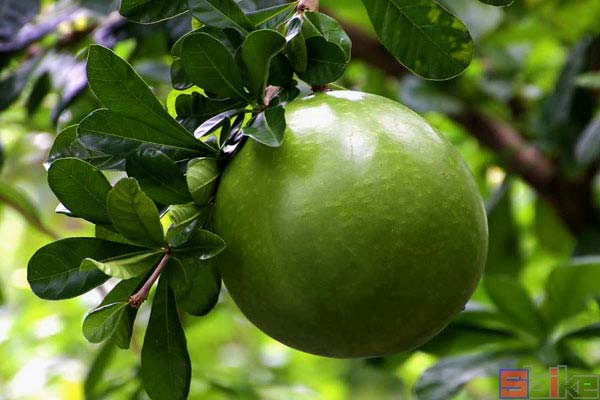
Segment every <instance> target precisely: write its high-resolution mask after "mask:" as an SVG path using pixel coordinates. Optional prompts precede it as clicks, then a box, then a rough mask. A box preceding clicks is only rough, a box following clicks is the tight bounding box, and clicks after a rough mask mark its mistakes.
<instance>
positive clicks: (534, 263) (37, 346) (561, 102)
mask: <svg viewBox="0 0 600 400" xmlns="http://www.w3.org/2000/svg"><path fill="white" fill-rule="evenodd" d="M82 3H83V5H85V6H86V7H88V8H87V10H91V11H87V12H84V13H82V14H81V15H78V16H77V17H74V18H71V19H68V20H65V21H62V22H60V23H59V24H57V26H56V28H55V29H53V30H52V31H51V32H48V33H47V34H46V35H45V36H44V38H43V40H42V41H41V42H39V43H38V46H40V48H42V49H43V50H42V51H41V52H40V51H38V53H37V54H34V57H33V58H29V60H33V61H32V62H35V63H36V67H35V71H36V72H34V73H30V72H28V71H25V70H23V68H25V69H26V68H29V67H30V66H29V64H27V63H28V61H24V58H26V57H28V56H27V55H26V54H25V53H19V54H18V55H17V56H16V57H14V54H11V57H9V56H8V53H2V54H0V57H1V58H0V65H3V66H4V69H2V70H0V87H5V86H2V83H1V82H7V81H5V80H6V79H8V78H9V77H10V76H12V74H13V72H15V71H17V72H19V71H20V72H19V74H17V78H19V79H20V80H18V81H17V82H16V83H17V84H18V85H17V86H16V88H17V89H18V90H16V91H15V93H14V96H15V97H16V98H17V100H16V102H14V103H13V104H12V105H10V106H9V107H8V108H6V109H2V110H1V112H0V142H1V146H2V147H1V149H2V150H1V152H0V166H1V168H2V169H1V170H0V191H1V192H0V200H2V201H0V359H1V360H2V362H1V365H2V367H0V399H2V400H4V399H7V400H8V399H11V400H13V399H39V398H44V399H81V398H84V394H85V396H86V398H90V399H94V398H108V399H130V398H134V399H137V398H141V399H143V398H147V397H146V395H145V394H144V393H143V390H142V389H141V386H140V381H139V377H138V365H139V362H138V360H139V354H138V353H139V351H140V347H141V346H140V341H141V340H142V338H143V329H142V327H145V326H146V323H147V319H148V311H149V308H147V307H146V308H142V309H141V310H140V315H139V316H138V321H137V322H136V328H135V333H134V342H133V345H132V348H131V349H130V350H128V351H117V350H114V349H113V348H112V347H111V346H106V345H105V346H94V345H91V344H89V343H87V342H86V341H85V338H84V336H83V335H82V333H81V322H82V320H83V317H84V315H85V312H86V311H87V310H88V309H90V308H91V307H94V306H96V305H97V304H98V303H99V301H100V300H101V295H100V293H99V292H95V291H93V292H90V293H88V294H87V295H85V296H83V297H82V298H79V299H73V300H68V301H62V302H60V303H52V302H47V301H43V300H41V299H39V298H37V297H35V296H34V294H33V293H32V292H31V290H30V288H29V286H28V284H27V281H26V265H27V261H28V259H29V258H30V257H31V255H32V254H33V252H34V251H35V250H36V249H38V248H39V247H41V246H42V245H44V244H46V243H48V242H50V241H51V239H52V236H53V235H55V234H56V235H59V236H61V237H69V236H77V235H92V234H93V232H92V231H91V225H89V224H85V223H83V222H80V221H79V220H73V219H69V218H66V217H64V216H62V215H60V214H55V213H54V210H55V208H56V205H57V201H56V199H55V198H54V197H53V195H52V194H51V192H50V190H49V188H48V187H47V184H46V179H45V175H46V172H45V169H44V164H43V162H44V160H45V158H46V155H47V152H48V150H49V146H50V144H51V143H52V140H53V137H54V134H55V132H56V131H57V126H58V127H65V126H68V125H70V124H72V123H74V122H77V121H79V120H80V119H81V118H82V117H83V116H84V115H86V114H87V113H88V112H89V111H90V110H92V109H94V108H97V106H98V103H97V100H96V99H95V98H94V97H93V95H92V94H91V93H89V91H88V90H87V89H85V88H83V89H82V92H81V93H80V94H79V95H78V96H77V97H75V98H72V99H70V98H69V99H66V100H65V96H66V89H67V88H68V87H69V84H70V82H71V84H72V82H73V80H74V79H75V75H69V73H73V71H75V70H76V68H77V65H78V63H79V62H81V57H80V55H81V51H82V50H83V49H84V48H85V46H86V45H87V44H89V43H90V42H91V41H92V37H90V36H88V35H87V34H88V33H89V32H90V29H91V31H92V32H94V29H95V34H96V36H94V37H95V38H96V39H97V38H98V37H100V36H101V35H100V34H101V33H102V32H100V33H98V31H99V30H100V29H101V28H102V27H104V28H106V25H102V24H107V21H106V19H105V18H106V17H105V15H107V13H108V11H110V10H111V9H113V10H114V9H115V4H114V3H112V2H100V1H92V0H88V1H83V0H82ZM247 3H250V2H247ZM263 3H266V2H263ZM443 3H444V4H445V5H446V6H447V7H448V8H449V9H451V10H452V11H453V12H455V13H456V14H457V15H458V16H459V17H461V19H462V20H463V21H464V22H465V24H466V25H467V27H468V28H469V30H470V32H471V33H472V36H473V37H474V40H475V45H476V51H475V59H474V61H473V63H472V64H471V65H470V67H469V68H468V69H467V71H466V72H465V73H464V74H463V75H461V76H459V77H458V78H456V79H454V80H452V81H448V82H428V81H423V80H421V79H419V78H417V77H415V76H412V75H404V76H398V77H391V76H389V75H386V74H385V73H384V72H382V71H380V70H378V69H376V68H373V67H371V66H370V65H369V64H368V63H366V62H365V60H355V61H353V62H352V64H351V65H350V67H349V69H348V70H347V72H346V74H345V75H344V77H343V78H342V79H341V80H340V82H339V83H340V85H342V86H345V87H349V88H352V89H358V90H363V91H367V92H372V93H377V94H381V95H384V96H387V97H390V98H394V99H397V100H399V101H402V102H403V103H405V104H407V105H408V106H409V107H412V108H414V109H415V110H416V111H418V112H420V113H422V114H423V115H425V116H426V118H427V119H428V120H429V121H430V122H431V123H432V124H433V125H434V126H435V127H436V128H437V129H439V130H440V131H441V132H442V133H443V134H444V135H445V136H446V137H447V138H448V139H449V140H450V141H451V142H452V143H453V144H454V145H455V146H456V147H457V148H458V149H459V151H460V152H461V153H462V155H463V157H464V158H465V160H466V162H467V163H468V165H469V166H470V168H471V170H472V171H473V174H474V176H475V177H476V179H477V182H478V184H479V187H480V190H481V192H482V194H483V195H484V197H485V199H486V202H487V207H488V215H489V221H490V240H491V247H490V259H489V261H488V267H487V273H486V278H485V280H484V283H483V284H482V285H480V287H479V289H478V291H477V293H476V294H475V296H474V298H473V300H472V301H471V302H470V303H469V305H468V307H467V310H466V311H465V312H464V313H463V314H461V316H459V317H458V318H457V319H456V321H454V322H453V323H452V324H451V325H450V326H449V327H448V328H447V329H446V330H445V331H444V332H443V333H441V334H440V336H438V337H437V338H436V339H434V340H433V341H432V342H430V343H428V344H426V345H425V346H423V347H422V348H421V349H417V350H415V351H414V352H412V353H410V354H399V355H396V356H393V357H389V358H385V359H370V360H334V359H325V358H319V357H315V356H311V355H307V354H303V353H300V352H297V351H294V350H292V349H289V348H287V347H285V346H283V345H281V344H279V343H277V342H275V341H274V340H272V339H270V338H268V337H266V336H265V335H264V334H262V333H261V332H260V331H258V330H257V329H256V328H255V327H254V326H252V325H251V324H250V323H249V322H248V321H247V320H246V319H245V318H244V317H243V316H242V315H241V314H240V312H239V311H238V310H237V308H236V307H235V305H234V304H233V303H232V301H231V299H230V298H229V297H228V296H227V295H226V294H222V296H221V299H220V301H219V304H218V305H217V307H216V309H215V310H214V311H213V312H212V313H211V314H209V315H208V316H206V317H200V318H196V317H186V319H185V321H184V324H185V326H186V334H187V337H188V343H189V348H190V355H191V360H192V368H193V371H194V373H193V377H192V386H191V392H190V398H192V399H197V398H198V399H209V400H211V399H215V400H217V399H219V400H220V399H301V400H304V399H326V400H338V399H339V400H342V399H352V400H363V399H364V400H371V399H374V400H379V399H412V398H416V396H417V395H416V394H415V388H416V389H418V392H417V393H419V395H420V396H421V397H422V398H431V399H447V398H448V399H449V398H455V399H460V400H471V399H487V398H495V396H497V393H498V382H497V369H498V368H499V367H510V366H512V365H521V366H524V365H529V366H531V368H532V371H536V372H537V373H543V372H544V371H545V368H546V367H547V366H551V365H556V364H558V363H565V364H568V365H569V366H570V367H572V369H573V370H577V371H585V372H587V373H600V368H599V366H600V340H599V336H598V335H599V333H600V331H599V330H598V327H597V325H596V324H598V322H600V309H599V306H598V303H597V302H595V301H590V300H593V299H594V297H595V296H598V295H600V283H599V282H600V272H598V265H600V264H599V263H598V260H597V259H596V258H593V257H592V258H590V255H594V254H597V253H598V247H597V240H595V237H596V235H593V234H592V235H591V239H590V235H588V236H585V237H575V236H574V235H573V234H571V233H570V232H569V230H568V229H567V227H566V226H565V224H564V222H563V221H562V220H561V219H560V217H559V216H558V215H557V214H556V212H555V211H554V210H553V208H552V207H550V205H549V204H547V203H546V202H545V200H543V199H541V198H540V196H539V195H537V194H536V192H535V191H534V190H533V189H532V188H530V187H529V186H528V185H527V184H526V183H525V182H524V181H523V180H521V179H520V178H519V176H517V175H515V174H513V173H511V172H510V171H509V170H507V169H506V168H505V163H504V161H505V160H504V155H502V154H495V153H493V152H492V151H490V150H487V149H485V148H483V147H482V146H481V145H480V144H479V143H478V142H477V140H476V139H475V138H474V137H473V136H472V135H470V134H469V132H468V131H467V130H465V129H464V128H463V127H462V126H461V125H460V124H458V123H457V122H455V120H454V119H453V118H452V116H453V115H455V114H458V113H460V112H462V111H464V110H475V109H476V110H481V111H484V112H486V113H488V114H490V115H493V116H495V117H497V118H501V119H504V120H506V121H509V122H510V124H511V125H512V126H514V127H515V128H516V129H517V130H519V131H520V132H521V133H522V135H523V136H524V137H526V138H527V139H528V140H531V141H532V142H534V143H535V144H537V145H539V146H540V148H542V149H544V151H545V153H546V154H548V155H549V156H550V157H551V158H552V159H553V160H556V161H557V163H558V165H559V167H560V169H561V171H563V172H564V173H565V174H567V175H577V174H578V173H581V171H582V168H583V166H582V165H581V163H580V161H581V157H578V156H577V153H576V152H575V149H576V148H577V143H578V142H579V139H580V137H581V133H582V132H588V136H591V139H590V138H589V137H588V139H587V140H588V142H586V143H592V144H591V145H589V146H592V145H593V144H594V143H596V142H594V139H596V140H597V137H598V136H600V132H596V131H598V129H596V130H594V129H593V126H592V128H590V125H589V124H590V119H591V118H592V117H593V115H597V114H598V111H599V110H598V97H599V94H598V91H597V90H598V87H599V86H600V85H599V84H598V82H599V79H598V73H597V72H593V71H592V72H590V71H589V67H590V65H591V66H592V67H594V66H595V67H596V68H598V64H599V63H600V62H599V60H598V59H599V58H600V56H599V55H598V54H597V53H590V52H589V51H588V50H589V48H590V47H589V46H590V43H593V42H594V40H595V41H596V42H597V41H598V35H599V34H600V24H598V22H597V21H598V20H600V2H598V1H597V0H581V1H577V2H573V1H567V0H545V1H541V0H522V1H517V2H515V3H514V4H513V5H512V6H510V7H508V8H500V9H499V8H493V7H489V6H485V5H482V4H480V3H478V2H475V1H473V0H453V1H443ZM65 4H67V3H64V2H62V3H61V6H65ZM360 4H361V3H360V1H359V0H346V1H344V2H339V1H333V0H323V1H322V2H321V5H322V7H323V8H324V9H325V10H327V11H331V12H333V13H334V14H335V15H336V17H338V18H340V19H341V20H344V21H347V22H351V23H353V24H357V25H359V26H361V27H362V28H364V29H365V31H366V32H370V29H371V28H370V26H369V25H368V18H367V15H366V13H365V11H364V9H363V8H361V6H360ZM67 5H68V6H73V7H79V4H78V3H71V4H67ZM53 6H54V2H52V1H49V0H48V1H44V2H43V4H42V13H45V14H46V15H54V14H53V13H56V10H55V9H54V8H53ZM188 22H189V21H188ZM119 23H120V22H119ZM179 23H180V24H183V25H185V24H186V23H187V22H186V21H183V22H179ZM173 25H174V24H170V25H169V23H161V24H159V25H155V26H133V25H131V24H124V25H123V26H122V27H119V29H116V30H115V31H113V32H112V33H111V35H113V36H114V37H112V36H111V37H110V38H109V39H110V40H113V41H114V43H113V44H114V48H115V51H116V52H117V54H119V55H120V56H121V57H124V58H127V59H129V60H130V62H131V63H132V64H133V65H134V67H136V69H137V70H138V71H139V72H140V74H141V75H142V76H143V77H144V78H145V79H146V80H147V81H148V82H150V83H152V85H153V86H154V87H153V89H154V91H155V93H156V94H157V95H158V97H159V98H161V99H162V100H166V98H167V95H168V94H169V92H170V91H171V90H172V89H171V84H170V77H169V65H170V56H169V48H170V46H171V45H172V44H173V43H174V40H173V38H174V35H175V34H174V32H175V31H176V30H177V27H176V26H173ZM92 28H93V29H92ZM186 29H189V28H186ZM184 31H185V30H184ZM78 32H79V33H81V34H82V37H83V39H81V40H74V39H68V38H71V37H73V36H76V35H77V34H78ZM175 36H176V35H175ZM36 57H39V58H36ZM590 58H591V59H590ZM594 58H595V59H594ZM69 68H72V69H69ZM11 87H12V88H14V87H15V86H14V85H13V86H11ZM8 95H11V96H13V94H12V92H11V93H9V92H8V91H2V93H0V97H2V99H0V104H5V103H8V102H9V101H8V99H7V97H6V96H8ZM2 100H4V101H5V103H3V102H2ZM67 100H68V101H67ZM54 121H55V122H56V125H57V126H56V125H55V124H54ZM590 132H591V133H590ZM580 146H582V145H580ZM589 146H588V145H585V146H583V148H584V149H588V150H589ZM596 146H598V145H596ZM592 150H593V149H592ZM590 154H591V155H590ZM590 154H587V153H586V154H584V159H585V161H586V166H589V164H590V163H591V165H592V166H593V165H595V164H596V163H597V157H598V152H596V153H594V152H593V151H592V152H591V153H590ZM596 182H597V180H596ZM596 185H597V184H596ZM3 187H10V188H11V189H12V192H11V194H10V195H9V191H8V190H3V189H2V188H3ZM15 193H17V194H15ZM596 193H600V192H599V191H598V190H597V189H596ZM8 197H10V199H12V202H11V201H7V200H6V198H8ZM25 198H27V199H28V200H25ZM30 203H31V204H30ZM24 210H25V211H24ZM590 218H591V216H590ZM576 249H577V250H578V255H579V256H581V255H585V256H587V257H586V258H585V259H583V260H582V259H581V258H578V259H577V260H576V261H575V262H574V261H573V255H574V251H575V250H576ZM572 264H576V265H572ZM575 294H577V295H575ZM402 311H403V310H399V312H402ZM440 360H442V362H441V363H440V364H436V363H437V362H438V361H440ZM104 367H106V368H104ZM431 367H433V368H431ZM428 368H431V369H428ZM425 371H427V372H425ZM444 374H445V375H444ZM442 376H443V377H444V379H441V378H440V377H442ZM465 376H466V377H467V378H465ZM463 385H464V386H463Z"/></svg>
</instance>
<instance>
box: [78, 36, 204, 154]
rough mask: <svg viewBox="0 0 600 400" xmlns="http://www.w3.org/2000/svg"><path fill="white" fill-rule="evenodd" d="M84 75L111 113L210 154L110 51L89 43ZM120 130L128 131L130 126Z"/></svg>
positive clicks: (128, 66) (127, 66) (175, 141)
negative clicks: (85, 73)
mask: <svg viewBox="0 0 600 400" xmlns="http://www.w3.org/2000/svg"><path fill="white" fill-rule="evenodd" d="M87 77H88V82H89V85H90V88H91V89H92V91H93V92H94V94H95V95H96V97H98V99H99V100H100V102H101V103H102V104H103V105H104V106H105V107H106V108H108V109H110V110H111V111H112V112H115V113H117V114H120V115H122V116H124V117H127V118H128V119H132V120H137V121H139V122H141V123H143V124H144V125H147V126H149V127H150V128H153V129H150V128H146V129H145V130H146V131H152V132H159V133H160V135H161V136H164V137H170V138H171V139H170V140H169V142H167V143H179V144H185V145H186V146H188V147H190V148H192V149H194V148H199V149H203V150H204V151H205V153H207V154H210V153H214V149H212V148H210V147H209V146H208V145H206V144H203V143H202V142H197V141H196V140H194V138H193V137H191V135H190V134H189V132H188V131H187V130H186V129H185V128H183V127H182V126H181V125H179V124H178V123H177V121H175V120H174V119H173V118H172V117H171V116H170V115H169V113H168V112H167V111H166V110H165V109H164V108H163V106H162V105H161V104H160V101H159V100H158V99H157V98H156V96H155V95H154V93H152V91H151V90H150V88H149V87H148V85H147V84H146V82H144V80H143V79H142V78H141V77H140V76H139V75H138V74H137V72H135V70H134V69H133V68H132V67H131V65H129V63H127V61H125V60H123V59H121V58H120V57H119V56H117V55H116V54H115V53H113V52H112V51H111V50H109V49H107V48H105V47H102V46H98V45H92V46H90V51H89V56H88V62H87ZM121 123H123V122H122V121H121ZM114 125H118V124H114ZM135 128H136V129H137V128H138V127H135ZM122 130H125V131H129V130H132V128H129V129H122ZM134 137H135V135H134ZM86 146H87V145H86ZM107 154H109V153H107Z"/></svg>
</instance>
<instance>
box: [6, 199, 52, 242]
mask: <svg viewBox="0 0 600 400" xmlns="http://www.w3.org/2000/svg"><path fill="white" fill-rule="evenodd" d="M0 203H5V204H7V205H8V206H9V207H11V208H13V209H14V210H15V211H16V212H18V213H19V214H21V216H22V217H23V218H25V220H26V221H27V222H29V224H30V225H31V226H33V227H34V228H35V229H37V230H38V231H40V232H42V233H44V234H46V235H48V236H49V237H51V238H52V239H54V240H58V239H60V235H59V234H58V233H57V232H55V231H54V230H52V229H51V228H50V227H48V226H47V225H46V224H44V223H43V222H42V220H41V219H40V218H39V217H38V216H36V215H33V214H32V213H30V212H28V211H27V210H26V209H25V207H23V206H22V205H21V204H19V203H17V202H16V201H13V200H12V199H11V198H10V197H8V196H4V195H3V194H2V193H0Z"/></svg>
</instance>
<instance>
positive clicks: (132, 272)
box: [80, 250, 163, 279]
mask: <svg viewBox="0 0 600 400" xmlns="http://www.w3.org/2000/svg"><path fill="white" fill-rule="evenodd" d="M162 254H163V252H162V251H161V250H157V251H152V252H148V251H142V252H138V253H133V254H123V255H120V256H118V257H115V258H111V259H108V260H104V261H96V260H93V259H91V258H86V259H85V260H83V262H82V263H81V267H80V269H81V270H82V271H93V270H95V269H99V270H100V271H102V272H104V273H105V274H106V275H108V276H112V277H114V278H121V279H131V278H135V277H138V276H141V275H144V274H145V273H146V272H148V271H149V270H151V269H152V268H153V267H155V266H156V264H158V262H159V261H160V258H161V256H162Z"/></svg>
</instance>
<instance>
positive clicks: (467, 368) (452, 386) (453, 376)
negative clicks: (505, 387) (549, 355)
mask: <svg viewBox="0 0 600 400" xmlns="http://www.w3.org/2000/svg"><path fill="white" fill-rule="evenodd" d="M514 364H516V357H515V356H514V355H512V354H511V353H510V352H508V351H504V352H494V353H478V354H469V355H461V356H455V357H448V358H443V359H441V360H440V361H439V362H438V363H437V364H435V365H434V366H433V367H431V368H429V369H427V370H426V371H425V372H424V373H423V374H422V375H421V377H420V378H419V381H418V382H417V384H416V386H415V392H416V395H417V398H418V399H419V400H440V399H451V398H453V397H454V396H455V395H456V394H457V393H458V392H459V391H460V390H461V389H462V387H463V386H464V385H465V384H466V383H468V382H469V381H471V380H472V379H473V378H476V377H484V376H491V375H497V374H498V369H499V368H510V367H511V366H512V365H514Z"/></svg>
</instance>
